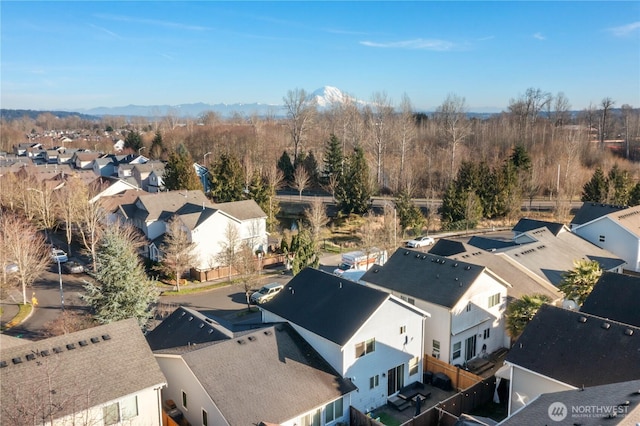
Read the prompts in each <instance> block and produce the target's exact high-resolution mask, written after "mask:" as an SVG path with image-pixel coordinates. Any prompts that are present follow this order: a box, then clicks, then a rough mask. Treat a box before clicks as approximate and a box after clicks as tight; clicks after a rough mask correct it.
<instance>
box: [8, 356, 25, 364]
mask: <svg viewBox="0 0 640 426" xmlns="http://www.w3.org/2000/svg"><path fill="white" fill-rule="evenodd" d="M11 362H13V363H14V364H21V363H22V359H20V357H19V356H17V357H15V358H11Z"/></svg>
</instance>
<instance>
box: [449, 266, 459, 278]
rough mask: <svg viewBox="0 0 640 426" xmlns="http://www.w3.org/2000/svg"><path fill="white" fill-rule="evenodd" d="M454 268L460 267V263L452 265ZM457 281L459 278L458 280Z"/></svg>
mask: <svg viewBox="0 0 640 426" xmlns="http://www.w3.org/2000/svg"><path fill="white" fill-rule="evenodd" d="M451 266H452V267H453V268H457V267H458V263H457V262H456V263H454V264H453V265H451ZM456 279H457V278H456Z"/></svg>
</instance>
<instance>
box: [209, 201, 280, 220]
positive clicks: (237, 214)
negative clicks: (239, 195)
mask: <svg viewBox="0 0 640 426" xmlns="http://www.w3.org/2000/svg"><path fill="white" fill-rule="evenodd" d="M213 207H214V208H216V209H219V210H221V211H223V212H225V213H226V214H228V215H230V216H233V217H234V218H236V219H238V220H250V219H260V218H263V217H267V214H266V213H265V212H263V211H262V209H261V208H260V206H259V205H258V203H256V202H255V201H254V200H242V201H232V202H229V203H218V204H214V205H213Z"/></svg>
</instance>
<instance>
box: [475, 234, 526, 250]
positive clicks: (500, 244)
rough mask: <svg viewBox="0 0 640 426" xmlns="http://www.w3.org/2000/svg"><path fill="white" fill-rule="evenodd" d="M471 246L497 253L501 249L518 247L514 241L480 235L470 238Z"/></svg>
mask: <svg viewBox="0 0 640 426" xmlns="http://www.w3.org/2000/svg"><path fill="white" fill-rule="evenodd" d="M468 243H469V245H472V246H474V247H477V248H479V249H482V250H486V251H496V250H500V249H505V248H509V247H515V246H517V245H518V243H516V242H515V241H513V239H511V240H502V239H500V240H499V239H496V238H490V237H481V236H478V235H474V236H472V237H471V238H469V242H468Z"/></svg>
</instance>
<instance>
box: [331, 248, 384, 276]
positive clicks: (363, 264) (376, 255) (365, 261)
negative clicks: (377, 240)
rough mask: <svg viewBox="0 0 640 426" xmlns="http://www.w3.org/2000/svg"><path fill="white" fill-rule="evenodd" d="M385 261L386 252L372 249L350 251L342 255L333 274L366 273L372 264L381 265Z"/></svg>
mask: <svg viewBox="0 0 640 426" xmlns="http://www.w3.org/2000/svg"><path fill="white" fill-rule="evenodd" d="M386 261H387V251H386V250H380V249H379V248H376V247H373V248H371V250H367V251H350V252H349V253H344V254H343V255H342V259H341V260H340V265H338V267H337V268H336V269H334V271H333V273H334V274H336V275H342V274H343V273H345V272H346V271H366V270H367V269H369V268H371V267H372V266H373V265H374V264H378V265H383V264H384V263H385V262H386Z"/></svg>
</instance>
